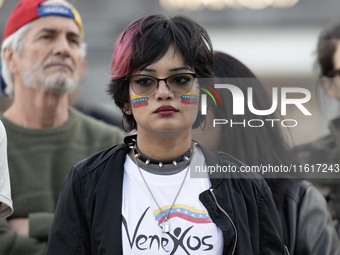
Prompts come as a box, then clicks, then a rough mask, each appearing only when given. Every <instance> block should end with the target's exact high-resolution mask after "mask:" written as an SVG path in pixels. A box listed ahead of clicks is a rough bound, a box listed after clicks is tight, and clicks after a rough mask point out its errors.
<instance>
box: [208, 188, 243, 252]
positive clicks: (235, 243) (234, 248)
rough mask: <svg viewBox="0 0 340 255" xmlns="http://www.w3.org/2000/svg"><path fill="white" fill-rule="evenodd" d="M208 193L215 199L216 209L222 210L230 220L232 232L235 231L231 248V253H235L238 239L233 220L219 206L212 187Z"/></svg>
mask: <svg viewBox="0 0 340 255" xmlns="http://www.w3.org/2000/svg"><path fill="white" fill-rule="evenodd" d="M210 193H211V194H212V196H213V198H214V200H215V203H216V205H217V207H218V209H220V210H221V212H222V213H223V214H224V215H225V216H227V218H228V219H229V221H230V223H231V225H232V227H233V230H234V233H235V242H234V247H233V250H232V253H231V254H232V255H233V254H234V253H235V250H236V245H237V239H238V236H237V230H236V226H235V224H234V222H233V220H232V219H231V218H230V216H229V214H228V213H227V212H226V211H225V210H224V209H223V208H222V206H221V205H220V204H219V202H218V201H217V198H216V196H215V193H214V190H213V189H210Z"/></svg>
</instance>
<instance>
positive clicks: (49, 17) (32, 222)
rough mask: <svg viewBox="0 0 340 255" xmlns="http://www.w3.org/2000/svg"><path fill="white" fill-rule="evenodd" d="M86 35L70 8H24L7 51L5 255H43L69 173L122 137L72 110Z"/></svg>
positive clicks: (36, 2)
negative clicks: (9, 208) (10, 208)
mask: <svg viewBox="0 0 340 255" xmlns="http://www.w3.org/2000/svg"><path fill="white" fill-rule="evenodd" d="M84 58H85V43H84V30H83V25H82V21H81V17H80V15H79V13H78V12H77V10H76V9H75V8H74V7H73V6H72V5H71V4H70V3H69V2H67V1H65V0H47V1H46V0H22V1H20V2H19V3H18V5H17V6H16V7H15V9H14V10H13V12H12V13H11V14H10V16H9V18H8V20H7V23H6V26H5V30H4V37H3V41H2V45H1V60H2V68H1V74H2V77H3V81H4V82H3V83H2V89H3V91H4V93H5V94H6V95H8V96H10V97H11V98H12V100H13V102H12V104H11V105H10V106H9V107H8V108H7V109H6V110H5V112H4V113H3V116H2V117H1V120H2V122H3V124H4V126H5V128H6V132H7V137H8V164H9V171H10V177H11V178H10V179H11V188H12V199H13V203H14V207H15V211H14V213H13V214H12V215H11V216H10V217H8V218H7V219H6V220H2V221H1V222H0V254H2V255H8V254H11V255H23V254H25V255H31V254H32V255H33V254H36V255H38V254H39V255H43V254H45V252H46V242H47V239H48V233H49V230H50V226H51V224H52V219H53V215H54V210H55V205H56V201H57V198H58V194H59V191H60V189H61V186H62V183H63V181H64V179H65V177H66V174H67V172H68V170H69V169H70V167H71V166H72V165H73V164H74V163H75V162H77V161H79V160H81V159H83V158H86V157H88V156H90V155H91V154H94V153H95V152H98V151H100V150H102V149H104V148H106V147H109V146H112V145H113V144H117V143H120V142H121V141H122V139H123V133H122V132H121V130H119V129H117V128H116V127H113V126H110V125H107V124H105V123H103V122H99V121H97V120H95V119H93V118H90V117H89V116H86V115H84V114H82V113H80V112H79V111H77V110H75V109H74V108H72V107H70V106H69V99H68V97H69V95H70V93H71V92H72V91H73V90H74V89H75V87H76V86H77V84H78V81H79V79H80V76H81V72H82V70H83V69H82V68H83V66H82V65H83V63H84Z"/></svg>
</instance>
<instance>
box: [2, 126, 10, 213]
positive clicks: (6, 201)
mask: <svg viewBox="0 0 340 255" xmlns="http://www.w3.org/2000/svg"><path fill="white" fill-rule="evenodd" d="M12 213H13V204H12V199H11V186H10V182H9V173H8V162H7V136H6V130H5V127H4V125H3V124H2V122H1V121H0V218H4V217H7V216H9V215H11V214H12Z"/></svg>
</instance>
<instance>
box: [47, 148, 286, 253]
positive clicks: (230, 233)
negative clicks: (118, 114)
mask: <svg viewBox="0 0 340 255" xmlns="http://www.w3.org/2000/svg"><path fill="white" fill-rule="evenodd" d="M201 149H202V151H203V154H204V156H205V159H206V164H207V165H216V164H220V165H230V164H233V165H238V164H239V162H238V161H237V160H235V159H234V158H232V157H231V156H229V155H227V154H224V153H215V152H211V151H207V150H205V149H204V148H201ZM129 150H130V149H129V147H128V146H127V145H118V146H115V147H113V148H111V149H107V150H105V151H103V152H101V153H98V154H96V155H94V156H92V157H90V158H88V159H86V160H84V161H82V162H80V163H78V164H77V165H76V166H74V168H73V169H72V170H71V171H70V174H69V176H68V178H67V179H66V181H65V183H64V186H63V188H62V191H61V193H60V196H59V200H58V205H57V209H56V212H55V218H54V222H53V226H52V229H51V232H50V236H49V241H48V252H47V254H48V255H53V254H57V255H60V254H63V255H71V254H72V255H76V254H81V255H85V254H86V255H87V254H93V255H94V254H110V255H114V254H117V255H121V254H123V251H122V231H121V229H122V217H121V216H122V215H121V206H122V185H123V174H124V171H123V170H124V162H125V157H126V154H127V153H128V151H129ZM223 177H227V178H211V183H212V186H211V188H210V189H209V190H207V191H204V192H203V193H201V194H200V200H201V202H202V203H203V204H204V206H205V207H206V209H207V210H208V212H209V215H210V217H211V219H212V220H213V221H214V222H215V224H217V225H218V226H219V227H220V228H221V230H222V231H223V237H224V252H223V254H244V255H251V254H261V255H264V254H288V253H287V252H286V247H285V246H284V245H283V244H282V242H281V237H280V235H281V229H280V224H279V220H278V219H279V218H278V215H277V212H276V209H275V205H274V202H273V199H272V197H271V192H270V190H269V188H268V186H267V184H266V182H265V181H264V179H263V178H261V177H256V176H255V175H248V174H247V175H246V174H243V173H242V174H227V175H226V176H223ZM235 177H239V178H235Z"/></svg>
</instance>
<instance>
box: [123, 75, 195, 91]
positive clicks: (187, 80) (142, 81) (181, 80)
mask: <svg viewBox="0 0 340 255" xmlns="http://www.w3.org/2000/svg"><path fill="white" fill-rule="evenodd" d="M197 77H198V76H197V75H196V74H194V73H177V74H174V75H171V76H169V77H167V78H164V79H158V78H156V77H153V76H151V75H145V74H134V75H129V76H126V79H127V80H128V82H129V83H130V86H131V89H132V91H133V92H134V93H135V94H137V95H140V96H148V95H151V94H152V93H153V92H155V91H156V89H157V88H158V85H159V82H160V81H164V82H165V84H166V85H167V87H168V88H169V89H170V90H171V91H172V92H173V93H175V94H186V93H188V92H190V90H191V89H192V86H193V84H194V82H195V79H196V78H197Z"/></svg>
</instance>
